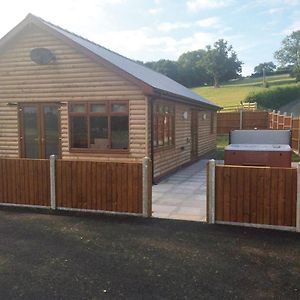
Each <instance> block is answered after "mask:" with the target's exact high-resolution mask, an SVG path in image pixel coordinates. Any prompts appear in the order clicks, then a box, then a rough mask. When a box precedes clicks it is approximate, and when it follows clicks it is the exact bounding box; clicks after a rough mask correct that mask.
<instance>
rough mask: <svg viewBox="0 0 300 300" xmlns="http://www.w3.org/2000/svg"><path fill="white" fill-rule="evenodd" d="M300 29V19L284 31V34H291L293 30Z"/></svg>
mask: <svg viewBox="0 0 300 300" xmlns="http://www.w3.org/2000/svg"><path fill="white" fill-rule="evenodd" d="M297 30H300V21H299V20H296V21H294V23H292V24H291V25H290V26H289V27H288V28H286V29H285V30H283V31H282V33H283V34H291V33H292V32H293V31H297Z"/></svg>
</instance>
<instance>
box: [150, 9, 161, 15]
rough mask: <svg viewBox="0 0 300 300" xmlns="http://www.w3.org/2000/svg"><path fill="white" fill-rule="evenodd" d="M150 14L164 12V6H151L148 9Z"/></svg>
mask: <svg viewBox="0 0 300 300" xmlns="http://www.w3.org/2000/svg"><path fill="white" fill-rule="evenodd" d="M148 12H149V14H150V15H158V14H159V13H161V12H162V8H161V7H156V8H150V9H149V10H148Z"/></svg>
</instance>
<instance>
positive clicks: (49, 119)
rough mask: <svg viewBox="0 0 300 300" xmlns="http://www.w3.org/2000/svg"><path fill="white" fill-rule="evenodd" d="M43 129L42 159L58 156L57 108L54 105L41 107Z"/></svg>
mask: <svg viewBox="0 0 300 300" xmlns="http://www.w3.org/2000/svg"><path fill="white" fill-rule="evenodd" d="M43 127H44V128H43V129H44V136H43V137H42V144H43V152H44V158H49V157H50V155H58V154H59V128H58V107H57V106H56V105H44V106H43Z"/></svg>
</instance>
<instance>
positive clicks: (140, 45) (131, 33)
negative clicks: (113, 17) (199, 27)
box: [92, 27, 216, 61]
mask: <svg viewBox="0 0 300 300" xmlns="http://www.w3.org/2000/svg"><path fill="white" fill-rule="evenodd" d="M92 39H93V40H94V41H95V42H97V43H99V44H100V45H103V46H105V47H107V48H108V49H111V50H113V51H116V52H118V53H120V54H122V55H125V56H126V57H129V58H132V59H136V60H143V61H150V60H158V59H161V58H168V59H177V58H178V56H179V55H181V54H182V53H183V52H187V51H192V50H197V49H200V48H204V47H205V46H206V45H208V44H211V43H213V41H214V40H215V39H216V36H215V35H214V34H211V33H207V32H196V33H194V34H191V35H189V36H187V37H185V38H181V39H176V38H174V37H172V36H169V35H163V36H157V32H156V31H155V29H152V28H148V27H143V28H139V29H135V30H122V31H112V32H106V33H105V34H101V35H94V36H93V37H92Z"/></svg>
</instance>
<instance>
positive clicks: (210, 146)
mask: <svg viewBox="0 0 300 300" xmlns="http://www.w3.org/2000/svg"><path fill="white" fill-rule="evenodd" d="M211 122H212V123H211ZM216 146H217V113H216V112H215V111H199V112H198V156H203V155H205V154H206V153H208V152H211V151H213V150H215V149H216Z"/></svg>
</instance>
